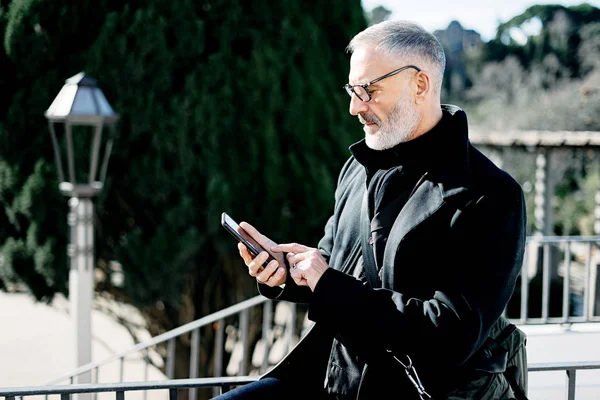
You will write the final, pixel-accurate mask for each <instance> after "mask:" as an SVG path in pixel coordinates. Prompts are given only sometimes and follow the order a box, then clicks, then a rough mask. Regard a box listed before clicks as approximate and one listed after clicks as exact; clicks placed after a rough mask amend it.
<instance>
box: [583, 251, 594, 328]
mask: <svg viewBox="0 0 600 400" xmlns="http://www.w3.org/2000/svg"><path fill="white" fill-rule="evenodd" d="M591 281H592V242H589V243H588V251H587V257H586V260H585V289H584V292H583V316H584V317H585V322H588V321H589V320H590V319H591V317H592V316H593V314H594V313H593V309H594V299H592V295H593V294H592V286H591V283H592V282H591Z"/></svg>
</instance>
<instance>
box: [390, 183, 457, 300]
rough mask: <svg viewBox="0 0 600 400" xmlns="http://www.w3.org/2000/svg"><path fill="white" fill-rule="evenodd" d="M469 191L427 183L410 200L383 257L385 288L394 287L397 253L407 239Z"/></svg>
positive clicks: (392, 233)
mask: <svg viewBox="0 0 600 400" xmlns="http://www.w3.org/2000/svg"><path fill="white" fill-rule="evenodd" d="M466 190H467V189H466V188H465V187H462V186H454V185H443V184H441V183H436V182H433V181H431V180H425V181H424V182H423V183H422V184H421V185H420V186H419V187H418V188H417V190H416V191H415V193H414V194H413V195H412V196H411V197H410V198H409V199H408V201H407V202H406V204H405V205H404V207H403V208H402V211H400V213H399V214H398V217H396V221H395V222H394V225H393V227H392V229H391V231H390V234H389V236H388V240H387V243H386V246H385V251H384V253H383V266H382V268H381V270H380V271H379V274H380V277H381V283H382V287H384V288H392V287H393V286H394V265H395V258H396V250H397V249H398V246H399V245H400V243H401V242H402V240H403V239H404V237H405V236H406V235H407V234H408V233H409V232H410V231H412V230H413V229H415V228H416V227H417V226H418V225H420V224H421V223H423V221H425V220H427V219H428V218H430V217H431V216H432V215H434V214H435V213H436V211H437V210H439V209H440V208H441V207H442V205H443V204H444V202H445V201H446V199H448V198H449V197H452V196H455V195H458V194H460V193H463V192H464V191H466Z"/></svg>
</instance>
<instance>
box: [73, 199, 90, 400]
mask: <svg viewBox="0 0 600 400" xmlns="http://www.w3.org/2000/svg"><path fill="white" fill-rule="evenodd" d="M93 212H94V210H93V204H92V201H91V200H90V199H86V198H77V197H72V198H71V199H69V214H68V216H67V222H68V224H69V226H70V227H71V241H70V242H71V243H70V244H69V248H68V254H69V257H70V259H71V269H70V272H69V299H70V304H71V318H72V319H73V325H74V331H73V334H74V338H73V340H74V342H75V368H77V367H80V366H82V365H85V364H88V363H90V362H92V335H91V328H92V326H91V316H92V301H93V297H94V226H93ZM77 383H91V371H88V372H85V373H83V374H81V375H79V376H78V377H77ZM77 397H78V399H82V398H89V395H81V394H80V395H78V396H77Z"/></svg>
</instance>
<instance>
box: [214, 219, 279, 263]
mask: <svg viewBox="0 0 600 400" xmlns="http://www.w3.org/2000/svg"><path fill="white" fill-rule="evenodd" d="M221 225H223V228H225V229H226V230H227V231H228V232H229V233H231V234H232V235H233V237H235V238H236V239H237V240H238V241H240V242H242V243H244V245H245V246H246V247H247V248H248V251H249V252H250V253H252V255H253V256H254V257H256V256H257V255H258V254H259V253H260V252H261V251H266V250H264V249H263V248H262V247H261V246H260V245H259V244H258V243H257V242H256V240H254V239H253V238H252V236H250V235H249V234H248V232H246V231H245V230H244V229H242V227H241V226H239V225H238V223H237V222H235V221H234V220H233V219H232V218H231V217H230V216H229V215H227V213H223V214H221ZM273 259H274V258H273V256H271V255H269V259H268V260H267V261H266V262H265V263H264V264H263V266H266V264H268V263H269V262H270V261H271V260H273Z"/></svg>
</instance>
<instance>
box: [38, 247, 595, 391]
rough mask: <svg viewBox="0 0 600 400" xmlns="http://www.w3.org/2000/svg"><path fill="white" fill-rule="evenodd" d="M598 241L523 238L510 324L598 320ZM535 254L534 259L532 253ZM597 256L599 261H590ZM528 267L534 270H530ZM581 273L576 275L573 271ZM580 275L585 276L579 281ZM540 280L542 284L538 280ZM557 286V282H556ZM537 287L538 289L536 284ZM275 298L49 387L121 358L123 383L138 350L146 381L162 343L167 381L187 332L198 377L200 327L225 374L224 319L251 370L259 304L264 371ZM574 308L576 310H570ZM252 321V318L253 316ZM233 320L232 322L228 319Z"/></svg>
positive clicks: (290, 330) (292, 336) (292, 319)
mask: <svg viewBox="0 0 600 400" xmlns="http://www.w3.org/2000/svg"><path fill="white" fill-rule="evenodd" d="M599 244H600V236H590V237H539V238H537V237H529V238H528V239H527V247H526V255H525V262H524V263H523V268H522V273H521V278H522V279H521V283H520V286H519V289H520V299H518V298H516V299H513V300H517V301H518V302H520V304H517V305H520V307H518V308H519V310H520V315H518V316H516V317H515V316H514V315H510V313H509V315H508V317H509V318H511V319H512V321H513V322H515V323H517V324H539V323H577V322H597V321H600V317H598V316H596V314H595V307H594V305H595V302H596V298H597V297H598V295H599V293H598V290H597V286H598V284H597V282H598V277H597V274H598V265H597V264H600V252H599V251H598V248H599V247H598V246H599ZM560 252H562V253H563V254H562V257H561V260H562V264H561V263H560V262H559V260H558V258H557V257H556V255H557V254H558V253H560ZM533 255H535V256H536V257H534V256H533ZM594 260H597V261H594ZM539 264H542V268H541V269H540V268H537V267H538V265H539ZM559 264H560V265H559ZM532 266H534V267H536V268H534V269H535V271H532V268H531V267H532ZM559 270H560V271H562V285H563V286H562V291H561V293H562V299H561V302H562V315H560V316H554V314H553V313H552V312H551V307H550V304H551V301H553V300H555V299H553V297H552V296H551V287H552V285H553V284H554V283H553V278H556V277H557V276H558V275H559V274H558V272H559ZM577 274H579V275H577ZM582 277H583V280H582ZM536 281H537V282H538V285H539V286H538V289H537V290H538V291H537V292H536V291H534V290H533V289H532V288H534V287H535V283H536ZM574 281H577V283H578V285H579V286H578V287H579V289H577V288H576V289H577V290H574V289H572V286H573V285H572V283H573V282H574ZM540 282H541V284H540ZM554 286H556V285H554ZM540 287H541V293H539V288H540ZM532 293H534V294H535V295H541V302H540V304H541V306H540V308H541V310H538V311H537V312H538V313H540V317H536V316H534V317H532V316H531V315H532V314H533V311H535V310H532V307H531V304H530V301H531V300H532V298H531V294H532ZM574 294H576V295H577V296H578V298H579V299H582V304H583V307H582V308H581V307H580V308H581V310H580V311H581V312H580V314H581V315H578V313H577V309H576V308H573V307H571V305H572V299H573V298H574ZM274 304H275V302H273V301H272V300H268V299H266V298H264V297H262V296H256V297H253V298H251V299H249V300H246V301H243V302H241V303H238V304H236V305H234V306H231V307H228V308H225V309H223V310H221V311H218V312H216V313H214V314H211V315H208V316H206V317H203V318H200V319H198V320H196V321H193V322H190V323H188V324H185V325H183V326H181V327H179V328H176V329H173V330H171V331H169V332H166V333H163V334H161V335H158V336H156V337H154V338H152V339H151V340H148V341H145V342H142V343H139V344H137V345H136V346H134V347H132V348H131V349H129V350H127V351H125V352H122V353H119V354H115V355H113V356H111V357H109V358H107V359H105V360H103V361H101V362H97V363H90V364H88V365H85V366H82V367H80V368H78V369H76V370H75V371H73V372H71V373H69V374H66V375H63V376H61V377H59V378H57V379H54V380H52V381H50V382H48V383H47V384H48V385H53V384H57V383H61V382H67V381H68V382H70V383H71V384H73V383H75V377H77V376H80V375H82V374H87V373H92V371H93V372H94V373H93V374H92V377H93V378H94V379H93V381H95V382H96V383H98V382H99V380H98V377H99V376H100V368H101V367H104V366H106V365H108V364H111V363H114V362H119V363H120V365H119V378H120V379H119V382H123V378H124V368H125V360H126V358H128V357H131V356H133V355H137V354H143V355H144V361H145V372H144V380H147V379H148V378H147V376H148V368H149V366H150V362H149V352H150V351H152V350H154V349H157V348H158V347H160V346H163V347H162V349H163V350H165V351H166V353H164V354H166V355H165V357H164V358H165V360H166V361H165V368H164V370H165V374H166V377H167V379H173V378H174V375H175V352H176V346H177V340H178V338H179V337H180V336H182V335H187V334H190V333H191V340H190V347H191V351H190V356H189V378H192V379H193V378H198V377H199V376H198V375H199V355H200V344H201V329H202V328H207V329H214V332H213V333H214V357H213V359H214V366H213V372H214V376H223V375H224V365H223V361H224V347H225V346H224V343H225V326H226V319H231V318H233V317H237V318H238V321H237V326H238V335H239V337H238V340H237V342H238V343H241V353H242V354H241V357H240V365H239V368H238V370H237V373H236V375H247V374H248V373H249V370H248V366H249V358H250V349H249V340H250V337H249V336H250V335H249V325H250V310H251V309H252V308H254V307H259V306H262V313H261V314H262V316H261V318H262V321H261V324H262V325H261V327H262V329H260V331H261V340H262V344H263V350H262V351H263V353H262V362H261V365H260V367H259V370H260V372H265V371H266V370H267V369H268V367H269V366H270V365H271V363H270V362H269V360H268V354H269V349H270V346H272V344H273V343H272V342H273V338H272V337H273V331H274V330H273V322H272V320H273V315H274V311H273V306H274ZM287 304H288V306H289V307H290V309H289V313H288V316H287V317H286V322H285V333H284V337H283V339H284V341H285V345H284V346H283V347H284V348H285V349H286V350H287V351H289V350H290V349H291V348H292V347H293V345H294V340H296V338H297V337H299V336H300V334H296V332H297V330H296V306H295V304H293V303H287ZM573 310H575V312H573ZM253 321H256V319H253ZM232 324H235V322H232ZM253 325H254V326H255V327H257V326H259V325H258V322H254V323H253ZM189 398H190V400H194V399H196V391H195V389H194V388H190V393H189Z"/></svg>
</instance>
